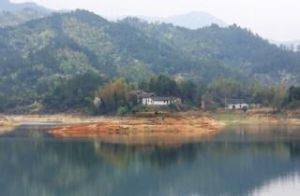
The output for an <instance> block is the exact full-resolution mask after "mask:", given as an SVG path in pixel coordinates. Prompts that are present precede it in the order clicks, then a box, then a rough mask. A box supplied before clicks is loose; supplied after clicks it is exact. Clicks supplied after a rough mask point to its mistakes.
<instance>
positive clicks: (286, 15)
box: [12, 0, 300, 41]
mask: <svg viewBox="0 0 300 196" xmlns="http://www.w3.org/2000/svg"><path fill="white" fill-rule="evenodd" d="M12 1H13V2H25V1H28V0H12ZM32 1H34V2H37V3H39V4H41V5H44V6H47V7H49V8H52V9H75V8H83V9H88V10H91V11H94V12H96V13H98V14H99V15H103V16H120V15H144V16H170V15H176V14H183V13H187V12H191V11H204V12H208V13H210V14H212V15H214V16H216V17H218V18H220V19H222V20H224V21H225V22H227V23H228V24H232V23H237V24H239V25H241V26H243V27H248V28H250V29H251V30H252V31H254V32H257V33H258V34H260V35H261V36H263V37H265V38H268V39H272V40H279V41H287V40H300V1H299V0H32Z"/></svg>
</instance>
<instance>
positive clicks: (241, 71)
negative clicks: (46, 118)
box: [0, 10, 300, 107]
mask: <svg viewBox="0 0 300 196" xmlns="http://www.w3.org/2000/svg"><path fill="white" fill-rule="evenodd" d="M0 48H1V49H0V75H1V79H0V99H2V100H4V102H5V103H7V104H8V105H9V103H10V102H9V101H7V100H12V99H13V100H14V102H12V103H15V101H16V100H17V101H18V102H20V103H24V104H27V103H31V102H32V101H33V100H40V99H44V98H45V97H47V95H48V94H49V93H50V92H51V90H53V89H54V88H55V86H56V85H57V84H58V83H59V82H61V81H63V80H67V79H68V80H69V79H72V78H74V77H77V76H78V75H80V76H82V75H83V74H91V75H93V76H99V77H101V78H102V79H103V80H110V79H112V78H116V77H124V78H126V79H129V80H131V81H141V80H144V79H147V78H149V77H151V76H152V75H155V74H166V75H170V76H173V77H174V78H181V79H193V80H194V81H196V82H202V83H208V82H210V81H212V80H214V79H215V78H219V77H222V76H224V77H230V78H234V79H238V80H242V81H243V82H247V81H251V80H253V78H255V79H256V80H257V81H261V82H263V83H271V82H278V81H280V80H281V79H286V80H288V81H289V82H293V83H295V82H298V78H299V76H300V55H299V54H296V53H293V52H290V51H284V50H282V49H279V48H277V47H276V46H275V45H271V44H269V43H268V42H267V41H265V40H263V39H261V38H260V37H259V36H257V35H254V34H252V33H251V32H249V31H247V30H245V29H241V28H240V27H238V26H230V27H228V28H220V27H218V26H216V25H213V26H210V27H206V28H202V29H199V30H189V29H185V28H180V27H175V26H172V25H167V24H148V23H146V22H143V21H140V20H138V19H135V18H127V19H124V20H122V21H119V22H109V21H107V20H106V19H104V18H102V17H100V16H98V15H95V14H93V13H90V12H87V11H82V10H78V11H74V12H70V13H61V14H53V15H51V16H49V17H46V18H42V19H37V20H33V21H30V22H27V23H25V24H22V25H19V26H15V27H9V28H2V29H0ZM0 101H1V100H0ZM5 107H9V106H5Z"/></svg>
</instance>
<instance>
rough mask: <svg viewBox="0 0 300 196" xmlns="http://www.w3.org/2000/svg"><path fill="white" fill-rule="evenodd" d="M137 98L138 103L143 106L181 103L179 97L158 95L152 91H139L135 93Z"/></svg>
mask: <svg viewBox="0 0 300 196" xmlns="http://www.w3.org/2000/svg"><path fill="white" fill-rule="evenodd" d="M137 99H138V102H139V103H142V104H143V105H145V106H168V105H171V104H179V103H181V99H180V98H176V97H159V96H156V95H155V94H154V93H146V92H141V91H139V92H138V94H137Z"/></svg>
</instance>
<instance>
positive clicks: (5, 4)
mask: <svg viewBox="0 0 300 196" xmlns="http://www.w3.org/2000/svg"><path fill="white" fill-rule="evenodd" d="M24 9H33V10H36V11H40V12H46V13H50V12H51V11H50V10H49V9H47V8H44V7H42V6H39V5H37V4H36V3H12V2H10V1H9V0H0V11H9V12H15V11H20V10H24Z"/></svg>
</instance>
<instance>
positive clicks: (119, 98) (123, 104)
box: [96, 79, 136, 114]
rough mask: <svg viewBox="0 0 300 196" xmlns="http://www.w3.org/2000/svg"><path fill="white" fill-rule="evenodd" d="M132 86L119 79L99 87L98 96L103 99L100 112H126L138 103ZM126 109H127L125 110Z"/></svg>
mask: <svg viewBox="0 0 300 196" xmlns="http://www.w3.org/2000/svg"><path fill="white" fill-rule="evenodd" d="M131 90H132V87H131V86H130V85H129V84H128V83H127V82H126V81H125V80H124V79H117V80H114V81H111V82H109V83H107V84H105V85H104V86H102V87H100V88H98V90H97V91H96V96H97V97H99V98H100V99H101V105H100V107H99V110H98V112H99V113H116V112H117V111H118V112H119V113H122V114H124V113H126V112H128V110H129V109H130V108H132V107H134V105H135V104H136V99H132V97H131V96H130V91H131ZM125 109H126V111H125Z"/></svg>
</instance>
